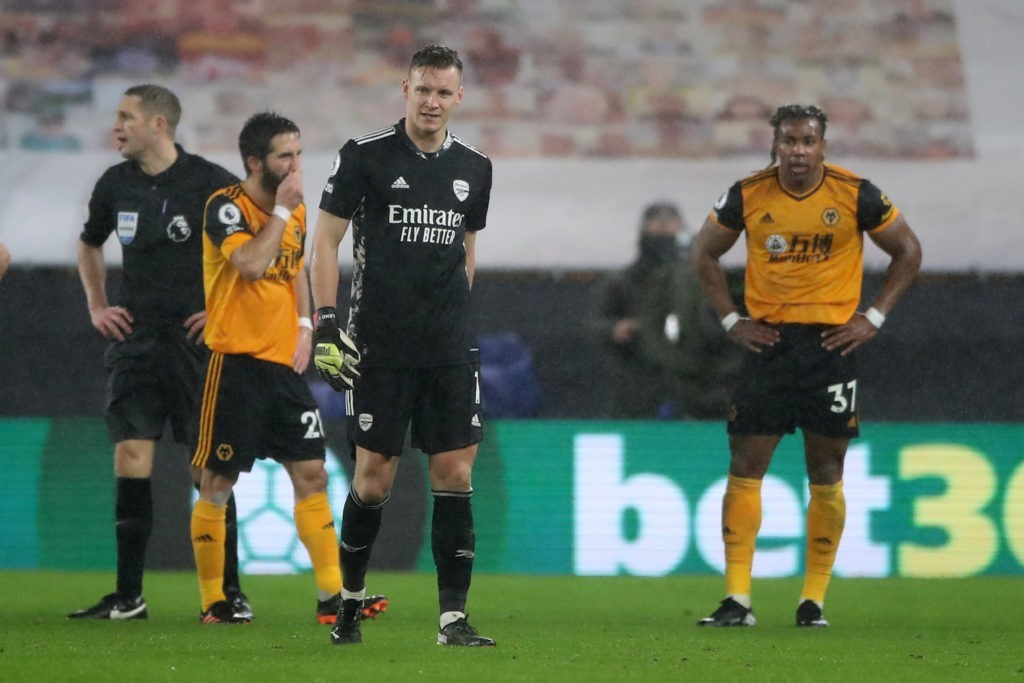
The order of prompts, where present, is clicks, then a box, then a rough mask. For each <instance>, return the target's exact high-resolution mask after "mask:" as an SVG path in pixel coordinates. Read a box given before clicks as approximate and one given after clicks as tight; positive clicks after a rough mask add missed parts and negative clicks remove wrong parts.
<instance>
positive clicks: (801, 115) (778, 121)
mask: <svg viewBox="0 0 1024 683" xmlns="http://www.w3.org/2000/svg"><path fill="white" fill-rule="evenodd" d="M804 119H817V121H818V123H820V124H821V137H822V139H825V128H826V126H827V125H828V115H827V114H826V113H825V112H824V111H822V110H821V109H820V108H818V107H816V106H814V105H813V104H807V105H804V104H784V105H782V106H781V107H779V108H778V109H776V110H775V113H774V114H772V117H771V118H770V119H768V123H770V124H771V125H772V129H773V130H774V131H775V136H774V137H776V138H777V137H778V136H779V126H781V125H782V122H783V121H796V120H801V121H802V120H804ZM771 156H772V164H774V163H775V161H776V158H775V144H774V139H773V144H772V151H771Z"/></svg>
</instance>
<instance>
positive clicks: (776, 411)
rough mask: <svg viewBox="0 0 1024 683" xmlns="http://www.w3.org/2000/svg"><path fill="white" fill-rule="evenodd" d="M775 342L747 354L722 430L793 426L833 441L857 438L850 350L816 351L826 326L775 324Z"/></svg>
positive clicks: (758, 431)
mask: <svg viewBox="0 0 1024 683" xmlns="http://www.w3.org/2000/svg"><path fill="white" fill-rule="evenodd" d="M776 327H777V329H778V330H779V332H780V334H781V339H780V340H779V342H778V343H777V344H775V346H772V347H770V348H766V349H764V350H762V351H761V353H753V352H748V353H747V354H746V355H745V357H744V361H743V367H742V369H741V371H740V377H739V381H738V386H737V388H736V392H735V394H734V395H733V401H732V409H731V410H730V419H729V424H728V431H729V433H730V434H736V435H772V434H791V433H793V432H794V431H796V428H797V427H799V428H801V429H804V430H807V431H811V432H814V433H817V434H822V435H824V436H829V437H833V438H850V439H852V438H855V437H857V436H859V434H860V429H859V422H858V417H857V360H856V351H854V352H853V353H850V354H848V355H846V356H841V355H840V354H839V352H837V351H827V350H825V349H823V348H822V347H821V333H822V332H824V331H825V330H826V329H828V326H826V325H795V324H785V325H777V326H776Z"/></svg>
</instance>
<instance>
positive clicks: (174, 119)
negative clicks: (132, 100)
mask: <svg viewBox="0 0 1024 683" xmlns="http://www.w3.org/2000/svg"><path fill="white" fill-rule="evenodd" d="M124 95H125V97H138V98H139V99H140V100H141V102H142V110H143V111H144V112H146V115H147V116H153V115H154V114H159V115H160V116H163V117H164V119H166V120H167V132H168V133H169V134H170V136H171V138H174V131H176V130H177V129H178V122H180V121H181V102H179V101H178V96H177V95H175V94H174V93H173V92H171V91H170V89H168V88H165V87H164V86H162V85H157V84H155V83H143V84H141V85H133V86H132V87H130V88H128V89H127V90H125V91H124Z"/></svg>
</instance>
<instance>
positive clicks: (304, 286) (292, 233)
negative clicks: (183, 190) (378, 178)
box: [191, 112, 386, 624]
mask: <svg viewBox="0 0 1024 683" xmlns="http://www.w3.org/2000/svg"><path fill="white" fill-rule="evenodd" d="M239 150H240V152H241V155H242V160H243V161H244V163H245V168H246V178H245V180H244V181H242V182H240V183H236V184H234V185H231V186H229V187H225V188H223V189H221V190H218V191H217V192H215V193H214V194H213V195H212V196H211V197H210V199H209V200H208V201H207V203H206V213H205V221H204V225H203V276H204V282H205V291H206V311H207V323H206V343H207V345H208V346H209V347H210V351H211V352H212V354H211V358H210V362H209V366H208V368H207V372H206V386H205V390H204V393H203V404H202V413H201V416H200V421H199V444H198V446H197V448H196V452H195V456H194V458H193V460H192V464H193V465H194V466H195V467H199V468H202V470H203V471H202V479H201V481H200V486H199V500H198V501H197V502H196V504H195V507H194V508H193V510H192V524H191V531H192V548H193V552H194V553H195V558H196V569H197V570H198V573H199V589H200V597H201V603H202V604H201V607H202V609H201V614H200V620H201V622H202V623H204V624H215V623H244V622H246V621H248V619H246V618H241V617H239V615H237V614H235V613H234V612H233V611H232V610H231V606H230V603H229V602H228V601H227V599H226V596H225V594H224V591H223V586H222V581H221V578H220V577H221V573H222V566H223V563H224V553H223V549H222V545H221V543H220V542H219V541H220V539H221V538H222V537H223V535H224V530H225V527H224V513H225V503H226V501H227V499H228V497H229V496H230V495H231V490H232V487H233V486H234V484H235V482H236V481H237V480H238V476H239V473H240V472H248V471H250V470H251V469H252V466H253V463H254V461H255V460H256V459H257V458H273V459H275V460H277V461H279V462H280V463H281V464H282V465H283V466H284V469H285V471H286V472H287V473H288V476H289V477H290V478H291V481H292V487H293V490H294V493H295V510H294V515H295V526H296V529H297V531H298V534H299V539H300V540H301V541H302V544H303V545H304V546H305V547H306V550H307V551H308V553H309V557H310V560H311V562H312V565H313V574H314V577H315V579H316V586H317V591H318V598H317V610H316V616H317V621H319V622H320V623H322V624H331V623H334V621H335V618H336V615H337V611H338V608H339V605H340V602H341V597H340V591H341V569H340V566H339V560H338V538H337V535H336V532H335V526H334V516H333V513H332V511H331V505H330V502H329V501H328V498H327V472H326V470H325V469H324V458H325V450H324V437H323V429H322V426H321V422H320V412H319V410H318V409H317V405H316V402H315V401H314V399H313V396H312V394H311V393H310V390H309V387H308V386H307V384H306V382H305V380H304V379H303V377H302V373H303V372H304V371H305V370H306V367H307V366H308V364H309V358H310V354H311V352H312V348H311V340H312V328H313V325H312V323H311V321H310V318H309V315H310V297H309V281H308V279H307V277H306V271H305V268H304V266H303V252H304V242H305V236H306V207H305V204H303V201H302V166H301V163H300V155H301V154H302V145H301V141H300V138H299V129H298V127H297V126H296V125H295V124H294V123H293V122H291V121H290V120H288V119H286V118H285V117H283V116H280V115H278V114H275V113H272V112H264V113H261V114H256V115H254V116H252V117H251V118H250V119H249V120H248V121H247V122H246V123H245V126H243V128H242V132H241V134H240V135H239ZM371 600H372V601H376V604H377V605H383V606H386V599H384V598H382V597H380V596H375V597H374V598H371ZM360 607H361V608H362V609H361V613H360V618H362V617H363V616H369V615H367V614H366V610H365V607H366V603H365V601H364V603H363V604H362V605H360Z"/></svg>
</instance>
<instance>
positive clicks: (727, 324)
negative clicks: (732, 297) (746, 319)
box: [722, 311, 740, 332]
mask: <svg viewBox="0 0 1024 683" xmlns="http://www.w3.org/2000/svg"><path fill="white" fill-rule="evenodd" d="M739 321H740V314H739V313H737V312H736V311H733V312H732V313H729V314H728V315H726V316H725V317H724V318H722V329H723V330H725V331H726V332H728V331H729V330H731V329H732V328H733V326H734V325H735V324H736V323H738V322H739Z"/></svg>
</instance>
